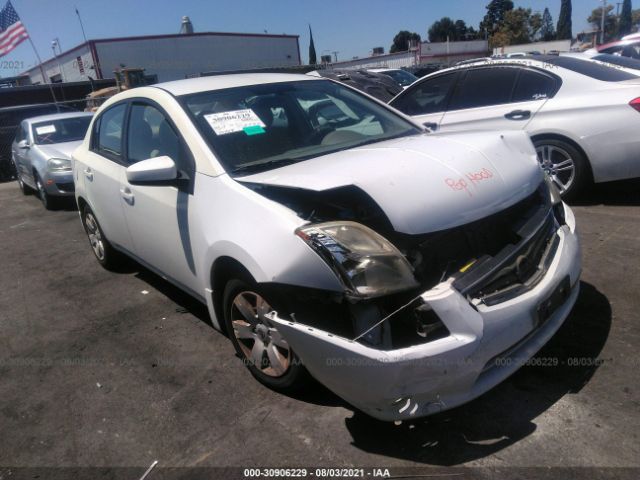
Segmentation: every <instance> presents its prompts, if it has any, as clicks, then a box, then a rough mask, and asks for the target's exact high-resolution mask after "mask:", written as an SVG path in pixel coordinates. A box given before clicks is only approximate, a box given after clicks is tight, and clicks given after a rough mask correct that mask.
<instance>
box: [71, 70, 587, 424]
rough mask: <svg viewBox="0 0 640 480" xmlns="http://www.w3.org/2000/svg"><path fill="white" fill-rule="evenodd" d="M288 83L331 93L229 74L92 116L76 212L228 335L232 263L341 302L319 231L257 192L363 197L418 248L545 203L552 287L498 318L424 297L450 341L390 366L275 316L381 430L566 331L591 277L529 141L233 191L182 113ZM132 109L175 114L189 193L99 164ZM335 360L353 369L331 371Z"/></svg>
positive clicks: (518, 300)
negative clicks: (101, 134) (227, 92)
mask: <svg viewBox="0 0 640 480" xmlns="http://www.w3.org/2000/svg"><path fill="white" fill-rule="evenodd" d="M289 81H309V82H329V80H324V79H314V78H313V77H309V76H299V75H275V74H274V75H271V74H260V75H225V76H220V77H206V78H198V79H193V80H184V81H178V82H171V83H165V84H159V85H157V86H154V87H141V88H137V89H133V90H130V91H126V92H123V93H120V94H118V95H116V96H114V97H113V98H111V99H109V100H108V101H107V102H106V103H105V104H104V105H103V106H102V107H101V108H100V110H99V111H98V112H97V113H96V117H95V118H94V121H93V123H92V126H91V128H90V129H89V133H88V134H87V137H86V138H85V140H84V142H83V144H82V145H81V146H80V147H79V148H78V149H77V150H76V151H75V152H74V159H75V162H74V178H75V182H76V198H77V200H78V203H79V205H80V206H83V205H88V206H89V207H90V208H91V210H92V211H93V212H94V213H95V216H96V217H97V219H98V221H99V223H100V225H101V227H102V230H103V232H104V235H105V236H106V237H107V238H108V240H109V241H110V242H111V243H112V244H113V245H114V247H116V248H117V249H119V250H121V251H122V252H125V253H127V254H128V255H130V256H132V257H134V258H135V259H137V260H138V261H140V262H141V263H142V264H144V265H146V266H148V267H149V268H150V269H152V270H153V271H155V272H157V273H158V274H160V275H161V276H162V277H163V278H165V279H167V280H169V281H171V282H172V283H174V284H176V285H178V286H179V287H180V288H182V289H184V290H185V291H187V292H189V293H190V294H192V295H193V296H194V297H196V298H198V299H199V300H201V301H202V302H205V303H206V304H207V306H208V309H209V314H210V316H211V319H212V323H213V325H214V326H215V327H216V328H218V329H219V328H220V327H221V325H222V319H221V318H219V317H218V315H219V312H220V306H219V305H216V303H215V298H216V295H215V294H216V293H219V292H220V289H223V288H224V285H216V284H214V283H213V282H212V278H213V277H214V275H213V273H214V271H215V269H216V265H217V262H218V261H220V260H221V259H225V258H231V259H234V260H235V261H236V262H238V263H239V264H241V265H242V266H243V267H244V268H245V269H246V270H247V271H248V272H249V273H250V274H251V276H252V277H253V279H254V280H255V281H256V282H257V283H258V284H275V285H289V286H296V287H303V288H309V289H313V290H314V291H323V292H328V293H331V295H343V294H344V292H345V287H344V285H343V283H342V282H341V281H340V279H339V278H338V276H337V275H336V273H335V271H334V270H333V269H332V268H331V267H330V266H329V264H328V263H327V262H326V261H325V260H324V259H323V258H321V256H320V255H318V254H317V253H316V252H315V251H314V250H313V249H312V248H310V246H309V245H308V244H307V243H306V242H305V241H303V240H302V239H301V238H300V237H299V236H297V235H296V234H294V231H296V229H298V228H300V227H304V226H307V225H309V221H308V220H307V219H306V218H302V217H301V216H299V214H298V213H297V212H296V211H294V209H292V208H290V207H288V206H286V205H285V204H283V203H280V202H277V201H274V200H271V199H269V198H267V197H266V196H264V195H262V194H260V193H257V191H256V190H255V189H254V188H250V186H251V185H253V186H256V185H258V186H283V187H291V188H292V189H293V188H295V189H300V190H301V191H317V192H328V191H329V192H330V191H332V189H334V188H337V187H340V186H349V185H355V186H356V187H358V188H360V189H361V190H362V191H363V192H365V193H366V194H367V195H369V196H370V197H371V198H372V199H373V201H374V202H375V204H377V205H378V206H379V207H380V208H381V210H382V211H383V212H384V214H385V215H386V216H387V217H388V218H389V221H390V222H391V224H392V227H393V229H394V230H395V231H396V232H397V233H398V234H406V235H410V234H429V233H432V232H437V231H442V230H443V229H449V228H453V227H461V226H464V225H465V224H467V223H469V222H474V221H476V222H477V221H482V220H483V219H486V218H487V217H488V216H491V215H494V214H498V213H501V212H503V211H505V209H508V208H511V207H514V206H515V205H516V204H517V205H519V204H520V203H521V202H523V201H529V200H527V199H530V198H533V197H532V195H533V196H535V198H536V199H537V200H535V202H541V203H536V204H535V205H536V207H537V208H538V210H537V211H538V213H544V218H545V223H544V225H552V232H551V233H550V235H552V236H551V237H549V240H548V241H549V244H548V245H549V246H548V247H546V250H545V252H546V253H545V257H544V258H545V259H548V261H549V266H548V267H545V269H542V267H540V268H541V269H540V270H537V271H539V272H540V273H539V274H540V275H541V277H540V278H541V280H540V282H539V283H538V284H537V286H536V287H535V288H533V289H532V290H529V291H527V292H526V293H523V294H521V295H518V296H515V297H513V298H511V299H510V300H507V301H504V302H502V303H498V304H497V305H494V306H491V307H486V308H485V307H484V306H483V305H482V304H481V303H477V302H476V301H475V300H473V299H472V300H469V299H467V298H466V297H464V296H463V295H462V294H461V293H460V292H458V290H456V287H454V286H453V278H446V279H443V280H442V281H441V282H439V283H438V284H437V285H435V286H433V287H432V288H429V289H427V290H425V291H423V292H421V293H420V295H419V296H420V298H422V301H423V302H425V304H426V305H431V307H432V308H433V309H434V310H435V311H436V312H437V314H438V315H439V316H440V317H441V318H442V320H443V323H444V324H446V326H447V327H448V328H449V330H450V332H451V333H450V335H448V336H447V337H445V338H444V339H441V340H435V341H433V342H426V343H423V344H420V345H416V346H410V347H406V348H402V349H400V350H385V351H382V350H379V349H376V348H372V347H370V346H367V345H364V344H362V343H360V342H358V341H354V340H353V339H349V338H344V337H341V336H339V335H335V334H332V333H329V332H325V331H323V330H321V329H318V328H313V327H311V326H309V325H306V324H305V321H306V319H305V318H303V317H300V316H298V317H296V322H298V323H295V322H292V321H291V319H287V318H285V316H284V315H283V314H284V313H288V312H281V313H280V314H278V313H277V312H271V314H270V315H271V318H272V322H273V324H274V325H276V326H277V328H279V329H280V330H281V332H282V334H283V335H284V336H285V338H286V340H287V341H288V342H289V343H290V344H291V345H292V346H293V348H294V350H295V351H296V352H297V354H298V355H299V356H300V358H301V359H302V361H303V363H304V364H305V366H306V367H307V368H308V369H309V371H310V372H311V373H312V374H313V375H314V376H315V377H316V378H317V379H318V380H320V381H321V382H322V383H324V384H325V385H327V386H328V387H329V388H331V389H332V390H333V391H334V392H336V393H337V394H338V395H340V396H342V397H343V398H345V399H347V400H348V401H350V402H351V403H352V404H353V405H355V406H357V407H359V408H362V409H363V410H364V411H366V412H367V413H369V414H370V415H372V416H374V417H377V418H381V419H385V420H392V419H400V418H409V417H414V416H423V415H428V414H431V413H434V412H435V411H437V410H441V409H446V408H450V407H452V406H455V405H457V404H460V403H462V402H465V401H468V400H471V399H472V398H475V397H477V396H478V395H480V394H482V393H483V392H484V391H486V390H488V389H489V388H491V387H492V386H494V385H495V384H496V383H498V382H499V381H501V380H502V379H504V378H506V376H507V375H509V374H510V373H512V372H513V371H515V369H516V368H517V366H518V365H520V363H519V362H520V361H521V360H522V359H523V358H525V359H526V358H529V357H531V356H532V355H533V354H534V353H535V352H536V351H537V350H538V349H539V348H540V347H541V346H542V345H543V344H544V343H545V342H546V341H547V340H548V339H549V338H550V336H551V335H553V333H554V332H555V331H556V330H557V329H558V328H559V327H560V325H561V324H562V322H563V321H564V319H565V318H566V316H567V315H568V312H569V310H570V309H571V307H572V305H573V303H574V302H575V299H576V296H577V292H578V279H579V273H580V255H579V245H578V241H577V237H576V234H575V222H574V219H573V215H572V213H571V210H570V209H569V208H568V207H567V206H565V205H563V204H562V203H556V204H555V206H554V207H553V208H551V206H550V205H551V204H547V203H546V202H547V200H544V199H545V198H546V197H548V196H549V194H550V193H549V190H548V189H547V187H546V186H545V182H544V179H543V174H542V171H541V170H540V169H539V168H538V166H537V161H536V154H535V150H534V149H533V146H532V144H531V142H530V140H529V138H528V136H527V135H526V134H525V133H523V132H515V131H511V132H476V133H473V134H463V133H456V134H452V135H439V134H436V135H431V134H426V133H416V134H415V135H413V136H409V137H405V138H398V139H394V140H387V141H382V142H378V143H373V144H370V145H366V146H362V147H355V148H351V149H348V150H343V151H338V152H336V153H330V154H327V155H323V156H320V157H317V158H312V159H309V160H305V161H301V162H299V163H295V164H292V165H287V166H283V167H280V168H275V169H272V170H268V171H264V172H262V173H254V174H249V175H245V176H236V177H235V178H234V177H232V176H231V175H229V174H228V173H227V172H225V169H224V167H223V163H222V162H221V161H220V159H218V157H217V156H216V155H215V154H214V152H213V151H212V149H210V148H209V146H208V144H207V142H206V140H205V139H204V138H203V137H202V136H201V134H200V132H199V130H198V129H197V128H196V126H195V125H194V123H193V121H192V120H191V118H190V117H189V115H188V114H187V113H186V112H185V110H184V109H183V107H182V106H181V104H180V103H179V101H178V99H177V98H176V97H177V96H179V95H184V94H191V93H196V92H201V91H209V90H217V89H224V88H231V87H235V86H243V85H254V84H256V85H258V84H260V85H265V84H271V83H274V84H275V83H280V82H289ZM345 88H347V87H345ZM133 99H147V100H151V101H153V102H156V104H157V105H159V106H160V107H161V108H162V109H163V110H164V111H165V112H167V113H168V115H170V118H171V120H172V121H173V122H174V124H175V126H176V127H177V129H178V130H179V132H180V134H181V135H182V137H183V138H184V140H185V142H186V144H187V145H188V147H189V149H190V151H191V153H192V157H193V160H194V162H195V171H194V172H193V178H192V179H190V180H189V181H190V185H191V188H192V189H191V190H190V191H189V190H185V189H182V188H178V186H176V185H175V184H162V183H160V184H137V183H135V181H134V183H131V182H130V181H129V180H141V179H144V176H145V175H148V174H150V172H157V171H158V169H157V168H155V167H154V165H156V164H157V165H159V166H160V167H161V168H160V170H162V171H163V172H164V173H163V174H162V176H160V177H157V178H156V179H158V180H162V179H163V178H165V175H168V173H167V172H169V170H170V169H171V164H170V161H169V159H167V158H163V157H158V158H153V159H151V160H147V161H141V162H140V163H139V164H133V166H132V167H129V168H126V167H125V166H124V165H122V164H120V163H117V162H114V161H110V160H108V159H107V158H105V157H102V156H101V155H99V154H97V153H95V152H93V151H92V150H91V140H92V133H91V132H92V130H93V127H94V125H95V123H96V121H98V120H99V119H100V118H101V114H102V113H103V112H105V111H106V110H108V109H109V108H110V107H111V106H114V105H116V104H118V103H120V102H125V101H128V100H133ZM371 101H374V102H376V103H377V104H379V105H383V104H381V103H380V102H377V101H375V100H371ZM385 108H386V107H385ZM389 111H390V112H391V113H394V111H393V110H389ZM399 115H400V114H399ZM400 116H401V117H403V116H402V115H400ZM403 118H404V117H403ZM157 165H156V166H157ZM536 192H537V193H536ZM556 202H557V200H556ZM558 209H560V210H558ZM559 211H562V212H563V213H562V217H566V222H565V223H563V222H561V220H560V217H558V216H557V215H559V214H558V213H557V212H559ZM327 220H339V219H337V218H335V219H327ZM534 220H535V218H534V217H532V218H531V219H529V223H528V224H531V225H533V223H531V222H534ZM548 221H550V222H551V223H550V224H549V223H548ZM534 223H535V222H534ZM544 228H546V227H544ZM535 229H536V230H535V231H536V232H538V233H539V232H541V231H542V229H543V227H542V226H539V225H538V224H537V223H536V224H535ZM538 233H536V235H538ZM545 235H546V234H545ZM523 238H524V237H523ZM552 239H557V240H552ZM554 242H555V243H554ZM546 261H547V260H545V262H546ZM541 265H542V264H541ZM565 279H567V280H566V281H567V282H569V283H568V285H569V288H570V291H567V292H566V294H567V296H566V298H563V301H562V304H561V305H560V306H558V309H557V310H556V311H555V312H554V313H553V315H552V316H551V317H549V320H548V321H546V322H544V323H542V324H541V325H537V323H536V318H535V307H536V306H537V305H540V304H541V302H544V301H545V299H546V298H547V297H548V295H550V294H551V293H552V292H554V291H556V290H557V289H558V288H559V286H560V285H562V282H563V281H565ZM474 302H475V303H474ZM293 313H295V312H293ZM514 345H518V352H517V353H518V356H517V358H516V360H517V362H518V363H515V362H514V363H513V364H510V366H509V367H508V368H504V369H496V370H492V372H493V373H491V374H490V376H489V377H487V376H486V375H485V376H483V375H482V370H483V368H484V367H485V366H486V363H487V360H488V359H489V358H492V357H493V356H495V355H496V354H498V353H500V352H504V351H505V350H506V349H508V348H510V347H513V346H514ZM354 356H355V357H356V359H358V358H364V359H371V360H372V361H373V364H372V365H370V366H366V365H365V368H363V369H358V368H357V367H350V366H348V361H349V360H350V359H353V358H354ZM328 358H336V359H338V360H342V361H343V362H345V363H343V364H341V365H342V366H341V367H338V368H336V367H335V366H333V367H331V368H328V366H327V359H328ZM430 358H433V359H436V361H437V359H440V360H443V361H446V362H452V365H453V364H455V363H456V362H461V361H464V360H465V359H471V360H472V362H471V364H470V365H468V366H467V367H466V368H460V369H455V368H454V369H452V370H450V371H449V372H448V373H444V374H443V373H442V372H441V371H440V369H439V368H434V367H433V366H429V364H428V361H429V359H430ZM387 360H388V361H389V364H388V365H387V362H386V361H387ZM421 361H426V362H427V363H426V364H420V362H421ZM385 365H386V366H385ZM481 376H482V377H483V378H480V377H481ZM474 379H475V380H474ZM368 382H371V383H368ZM398 396H399V397H402V398H404V397H405V396H409V397H411V402H413V403H411V406H410V407H407V408H405V409H402V406H400V407H398V406H397V405H396V404H395V403H394V404H393V405H391V404H390V401H391V402H395V401H396V398H398ZM434 402H435V403H436V405H437V407H434V406H433V404H434Z"/></svg>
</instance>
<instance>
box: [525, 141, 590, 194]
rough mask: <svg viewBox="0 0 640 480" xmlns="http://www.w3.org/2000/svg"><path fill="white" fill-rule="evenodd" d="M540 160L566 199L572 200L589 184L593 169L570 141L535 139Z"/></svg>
mask: <svg viewBox="0 0 640 480" xmlns="http://www.w3.org/2000/svg"><path fill="white" fill-rule="evenodd" d="M534 146H535V148H536V153H537V154H538V162H540V166H541V167H542V169H543V170H544V171H545V172H546V173H547V174H548V175H549V177H550V178H551V180H552V181H553V183H554V184H555V185H556V187H558V190H559V191H560V194H561V195H562V197H563V198H564V199H565V200H571V199H574V198H576V196H577V195H578V194H579V193H580V192H581V191H582V190H583V189H584V188H585V187H586V186H587V185H588V184H589V182H590V176H591V173H590V172H591V171H590V169H589V164H588V162H587V159H586V158H585V156H584V155H583V154H582V152H580V151H579V150H578V149H577V148H575V147H574V146H573V145H571V144H570V143H568V142H565V141H562V140H556V139H550V138H541V139H538V140H535V141H534Z"/></svg>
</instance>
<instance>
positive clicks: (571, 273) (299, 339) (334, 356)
mask: <svg viewBox="0 0 640 480" xmlns="http://www.w3.org/2000/svg"><path fill="white" fill-rule="evenodd" d="M565 209H566V211H567V213H568V215H569V217H570V218H568V222H567V223H568V224H569V225H565V226H562V227H561V228H560V229H558V231H557V235H558V237H559V243H558V247H557V249H556V252H555V255H554V258H553V260H552V261H551V264H550V265H549V268H548V270H547V272H546V273H545V275H544V277H543V278H542V279H541V281H540V282H539V283H538V284H537V285H536V286H535V287H534V288H533V289H531V290H529V291H527V292H526V293H524V294H522V295H520V296H517V297H515V298H513V299H510V300H508V301H505V302H503V303H500V304H497V305H493V306H490V307H488V306H485V305H482V304H480V305H478V306H476V307H474V306H473V305H472V304H471V303H470V302H469V300H468V299H466V298H465V297H463V296H462V295H461V294H460V293H459V292H458V291H457V290H456V289H455V288H453V286H452V282H451V281H448V282H443V283H441V284H439V285H437V286H436V287H434V288H433V289H431V290H429V291H427V292H425V293H424V294H422V296H421V297H422V300H423V301H424V302H425V303H428V304H429V305H430V306H431V308H432V309H433V310H434V311H435V312H436V313H437V314H438V316H439V318H440V319H441V321H442V322H443V323H444V324H445V325H446V327H447V328H448V330H449V332H450V335H449V336H447V337H445V338H441V339H438V340H434V341H431V342H428V343H424V344H420V345H416V346H412V347H407V348H402V349H398V350H391V351H382V350H377V349H375V348H371V347H368V346H366V345H363V344H361V343H358V342H355V341H352V340H348V339H345V338H343V337H339V336H336V335H333V334H331V333H328V332H326V331H322V330H317V329H314V328H312V327H309V326H307V325H304V324H301V323H297V322H291V321H289V320H284V319H282V318H279V317H278V316H277V314H276V313H275V312H273V313H272V314H271V317H272V320H273V321H274V323H276V324H277V325H278V330H280V331H281V333H282V335H283V336H284V337H285V338H286V339H287V341H288V342H289V344H290V345H291V346H292V347H293V349H294V350H295V351H296V353H297V354H298V355H299V356H300V358H301V359H302V362H303V363H304V365H305V366H306V367H307V369H308V370H309V371H310V372H311V374H312V375H313V376H314V377H316V379H317V380H319V381H320V382H321V383H323V384H324V385H326V386H327V387H328V388H329V389H331V390H332V391H334V392H335V393H336V394H338V395H339V396H341V397H342V398H344V399H345V400H347V401H348V402H349V403H351V404H352V405H354V406H355V407H357V408H359V409H360V410H362V411H364V412H365V413H367V414H369V415H371V416H372V417H375V418H378V419H381V420H404V419H409V418H415V417H421V416H426V415H431V414H433V413H437V412H440V411H443V410H446V409H450V408H453V407H456V406H458V405H461V404H463V403H466V402H468V401H470V400H472V399H474V398H476V397H478V396H480V395H481V394H483V393H484V392H486V391H487V390H489V389H491V388H493V387H494V386H495V385H497V384H498V383H500V382H502V381H503V380H504V379H506V378H507V377H508V376H509V375H511V374H512V373H514V372H515V371H516V370H517V369H518V368H519V367H521V366H523V365H524V364H525V363H526V362H527V361H528V360H529V359H530V358H531V357H532V356H533V355H534V354H535V353H536V352H537V351H538V350H539V349H540V348H541V347H542V346H543V345H544V344H545V343H546V342H547V341H548V340H549V339H550V338H551V337H552V336H553V334H554V333H555V332H556V331H557V330H558V328H560V326H561V325H562V323H563V322H564V320H565V318H566V317H567V316H568V314H569V312H570V310H571V308H572V307H573V305H574V303H575V301H576V298H577V296H578V289H579V277H580V246H579V243H578V239H577V236H576V234H575V231H574V226H575V223H574V218H573V215H572V213H571V210H570V209H568V208H567V207H565ZM559 292H560V293H561V296H560V300H558V293H559ZM550 299H555V300H554V305H553V308H552V309H551V310H549V305H550ZM541 312H543V313H541ZM391 321H393V319H391Z"/></svg>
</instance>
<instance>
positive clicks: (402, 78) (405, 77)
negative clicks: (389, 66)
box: [380, 70, 418, 87]
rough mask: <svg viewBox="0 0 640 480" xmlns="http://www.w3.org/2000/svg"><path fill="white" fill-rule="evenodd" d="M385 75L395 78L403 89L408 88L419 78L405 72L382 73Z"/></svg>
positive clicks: (389, 71)
mask: <svg viewBox="0 0 640 480" xmlns="http://www.w3.org/2000/svg"><path fill="white" fill-rule="evenodd" d="M380 73H382V74H383V75H386V76H388V77H391V78H393V79H394V80H395V81H396V82H397V83H398V84H400V86H401V87H408V86H409V85H411V84H412V83H413V82H415V81H416V80H418V77H416V76H415V75H412V74H411V73H409V72H405V71H404V70H388V71H386V72H380Z"/></svg>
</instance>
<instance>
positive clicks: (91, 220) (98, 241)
mask: <svg viewBox="0 0 640 480" xmlns="http://www.w3.org/2000/svg"><path fill="white" fill-rule="evenodd" d="M84 224H85V225H86V227H87V236H88V237H89V243H90V244H91V248H92V249H93V253H94V254H95V256H96V257H97V258H98V260H104V243H103V241H102V234H101V233H100V228H98V222H97V221H96V219H95V217H94V216H93V215H92V214H90V213H88V214H87V215H86V216H85V220H84Z"/></svg>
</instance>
